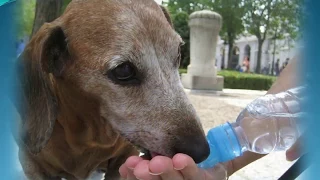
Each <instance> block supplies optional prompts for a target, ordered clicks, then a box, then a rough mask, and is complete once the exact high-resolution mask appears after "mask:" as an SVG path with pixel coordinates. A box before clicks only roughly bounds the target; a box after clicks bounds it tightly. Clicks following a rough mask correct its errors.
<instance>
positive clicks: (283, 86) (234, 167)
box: [227, 58, 300, 176]
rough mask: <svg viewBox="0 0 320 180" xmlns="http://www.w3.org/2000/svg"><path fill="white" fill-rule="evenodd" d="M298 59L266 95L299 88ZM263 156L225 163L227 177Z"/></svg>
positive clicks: (251, 155) (247, 156)
mask: <svg viewBox="0 0 320 180" xmlns="http://www.w3.org/2000/svg"><path fill="white" fill-rule="evenodd" d="M298 63H299V61H298V58H294V59H292V61H290V63H289V64H288V65H287V66H286V68H285V69H283V71H282V72H281V74H280V76H279V77H278V78H277V80H276V81H275V82H274V83H273V85H272V86H271V88H270V89H269V90H268V92H267V94H276V93H280V92H282V91H286V90H288V89H291V88H294V87H297V86H299V84H300V76H299V73H298V72H300V71H299V70H298V68H299V67H300V66H298ZM264 156H265V155H261V154H256V153H253V152H245V153H244V155H243V156H241V157H239V158H237V159H235V160H233V161H230V162H228V163H227V168H228V175H229V176H230V175H231V174H233V173H234V172H236V171H238V170H239V169H241V168H243V167H245V166H246V165H248V164H250V163H252V162H254V161H256V160H258V159H260V158H262V157H264Z"/></svg>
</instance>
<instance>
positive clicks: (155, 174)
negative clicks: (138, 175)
mask: <svg viewBox="0 0 320 180" xmlns="http://www.w3.org/2000/svg"><path fill="white" fill-rule="evenodd" d="M149 174H151V175H153V176H159V175H161V174H163V172H161V173H152V172H150V171H149Z"/></svg>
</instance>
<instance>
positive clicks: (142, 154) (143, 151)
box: [136, 146, 162, 160]
mask: <svg viewBox="0 0 320 180" xmlns="http://www.w3.org/2000/svg"><path fill="white" fill-rule="evenodd" d="M136 147H137V148H138V151H139V152H140V157H142V158H143V159H145V160H151V159H152V158H154V157H156V156H162V154H160V153H157V152H154V151H150V150H148V149H146V148H143V147H141V146H136Z"/></svg>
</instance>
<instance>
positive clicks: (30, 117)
mask: <svg viewBox="0 0 320 180" xmlns="http://www.w3.org/2000/svg"><path fill="white" fill-rule="evenodd" d="M68 60H69V51H68V46H67V42H66V36H65V33H64V31H63V30H62V28H61V27H60V26H56V25H52V24H45V25H43V26H42V28H40V30H39V32H37V34H36V35H35V36H34V37H33V38H32V39H31V41H30V43H29V44H28V45H27V46H26V48H25V51H24V53H23V54H22V55H21V56H20V58H19V62H18V64H19V65H18V67H19V69H18V79H19V80H18V84H19V89H18V90H19V92H18V94H20V95H21V96H19V99H18V102H19V104H18V105H17V106H18V107H17V108H18V111H19V114H20V117H21V122H20V123H19V134H18V138H19V143H20V144H21V143H22V145H24V146H26V148H28V150H29V151H30V152H31V153H33V154H37V153H39V152H40V151H41V149H42V148H43V147H44V146H45V145H46V144H47V142H48V141H49V139H50V136H51V134H52V131H53V127H54V124H55V121H56V118H57V115H58V110H59V107H58V101H57V97H56V95H55V93H54V91H53V86H52V76H54V77H56V78H61V76H62V74H63V72H64V69H65V65H66V63H67V61H68Z"/></svg>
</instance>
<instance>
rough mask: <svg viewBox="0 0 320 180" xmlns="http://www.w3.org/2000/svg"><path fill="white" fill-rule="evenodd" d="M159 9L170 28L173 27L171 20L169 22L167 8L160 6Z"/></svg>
mask: <svg viewBox="0 0 320 180" xmlns="http://www.w3.org/2000/svg"><path fill="white" fill-rule="evenodd" d="M160 8H161V10H162V12H163V14H164V16H165V17H166V18H167V21H168V22H169V24H170V25H171V27H173V24H172V20H171V17H170V14H169V11H168V10H167V8H166V7H164V6H162V5H160Z"/></svg>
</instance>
